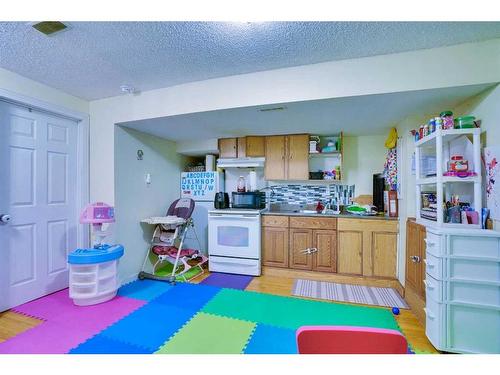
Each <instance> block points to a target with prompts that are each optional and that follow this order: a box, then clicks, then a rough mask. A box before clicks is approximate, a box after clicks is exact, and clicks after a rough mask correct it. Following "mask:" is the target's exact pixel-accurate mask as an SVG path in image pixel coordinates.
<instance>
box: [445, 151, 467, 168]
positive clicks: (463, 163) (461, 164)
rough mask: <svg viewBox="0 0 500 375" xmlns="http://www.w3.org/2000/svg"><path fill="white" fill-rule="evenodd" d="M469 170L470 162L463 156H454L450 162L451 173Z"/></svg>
mask: <svg viewBox="0 0 500 375" xmlns="http://www.w3.org/2000/svg"><path fill="white" fill-rule="evenodd" d="M468 170H469V162H468V161H467V160H465V159H464V157H463V156H462V155H453V156H452V157H451V160H450V161H449V162H448V171H449V172H467V171H468Z"/></svg>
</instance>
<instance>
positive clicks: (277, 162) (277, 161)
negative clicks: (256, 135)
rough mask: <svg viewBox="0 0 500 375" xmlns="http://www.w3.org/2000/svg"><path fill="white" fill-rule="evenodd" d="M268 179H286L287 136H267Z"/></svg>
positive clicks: (265, 169)
mask: <svg viewBox="0 0 500 375" xmlns="http://www.w3.org/2000/svg"><path fill="white" fill-rule="evenodd" d="M264 175H265V177H266V180H284V179H285V136H282V135H278V136H271V137H266V165H265V168H264Z"/></svg>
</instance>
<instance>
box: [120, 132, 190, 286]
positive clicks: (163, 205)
mask: <svg viewBox="0 0 500 375" xmlns="http://www.w3.org/2000/svg"><path fill="white" fill-rule="evenodd" d="M138 149H141V150H143V152H144V157H143V160H137V150H138ZM114 152H115V160H116V166H115V168H116V169H115V176H114V180H115V186H116V192H115V193H116V199H115V205H116V206H115V210H116V223H115V236H114V237H115V238H116V239H117V240H118V241H119V242H120V243H121V244H122V245H124V247H125V255H124V256H123V258H122V259H121V260H120V268H119V277H120V280H121V281H122V282H124V281H125V282H126V281H130V280H132V279H134V278H136V276H137V273H138V272H139V271H140V267H141V265H142V262H143V260H144V257H145V255H146V252H147V251H148V244H149V241H150V240H151V235H152V230H153V226H152V225H147V224H141V223H140V220H141V219H143V218H146V217H149V216H163V215H165V213H166V211H167V209H168V206H169V205H170V203H172V201H174V200H175V199H177V198H178V197H179V194H180V172H181V170H182V168H183V166H184V158H183V157H182V156H180V155H179V154H177V152H176V151H175V143H174V142H170V141H166V140H163V139H160V138H157V137H153V136H151V135H148V134H144V133H141V132H138V131H135V130H132V129H127V128H122V127H119V126H116V127H115V147H114ZM146 173H151V181H152V182H151V185H149V186H147V185H146V183H145V175H146Z"/></svg>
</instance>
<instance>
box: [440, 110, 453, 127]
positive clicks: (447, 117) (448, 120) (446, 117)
mask: <svg viewBox="0 0 500 375" xmlns="http://www.w3.org/2000/svg"><path fill="white" fill-rule="evenodd" d="M439 116H440V117H441V119H442V120H443V129H445V130H446V129H453V127H454V126H455V124H454V122H453V112H452V111H443V112H441V113H440V114H439Z"/></svg>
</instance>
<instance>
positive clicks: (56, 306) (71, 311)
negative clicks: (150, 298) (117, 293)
mask: <svg viewBox="0 0 500 375" xmlns="http://www.w3.org/2000/svg"><path fill="white" fill-rule="evenodd" d="M144 304H145V301H141V300H136V299H133V298H128V297H115V298H113V299H112V300H110V301H108V302H104V303H100V304H97V305H92V306H76V305H75V304H73V301H72V300H71V299H70V298H69V293H68V289H64V290H61V291H59V292H56V293H53V294H50V295H48V296H45V297H42V298H39V299H37V300H34V301H31V302H28V303H25V304H23V305H20V306H17V307H16V308H14V309H13V311H15V312H18V313H21V314H24V315H28V316H32V317H35V318H39V319H42V320H45V321H51V322H55V321H63V322H68V321H69V322H73V323H74V324H90V325H95V324H101V323H102V324H106V326H107V325H109V324H111V323H113V322H114V321H115V320H117V319H120V318H122V317H123V316H125V315H128V314H130V313H131V312H132V311H134V310H136V309H138V308H139V307H141V306H142V305H144ZM106 326H105V327H106ZM105 327H104V328H105Z"/></svg>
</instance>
